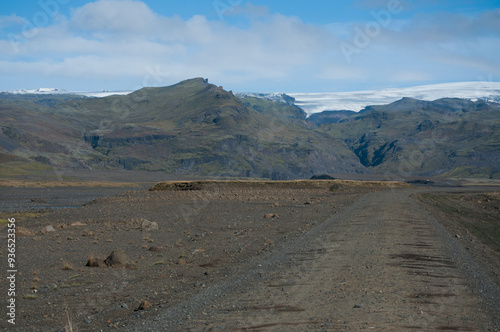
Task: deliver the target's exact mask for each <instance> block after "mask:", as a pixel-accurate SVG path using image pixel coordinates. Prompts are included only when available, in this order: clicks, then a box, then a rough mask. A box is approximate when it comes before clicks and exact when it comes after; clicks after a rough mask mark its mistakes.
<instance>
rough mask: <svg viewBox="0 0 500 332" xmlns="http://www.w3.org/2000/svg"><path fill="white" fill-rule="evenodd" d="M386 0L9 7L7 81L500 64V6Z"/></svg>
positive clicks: (162, 80) (410, 80) (111, 80)
mask: <svg viewBox="0 0 500 332" xmlns="http://www.w3.org/2000/svg"><path fill="white" fill-rule="evenodd" d="M375 2H376V3H377V4H379V3H380V4H386V6H385V7H382V6H378V7H376V9H366V10H367V13H370V19H369V20H366V21H360V22H348V23H336V22H332V24H329V25H316V24H310V23H306V22H303V21H302V20H301V19H300V18H299V17H298V16H284V15H281V14H279V13H271V12H270V11H269V10H268V9H267V8H266V7H257V6H253V5H251V4H248V3H242V4H241V5H240V6H237V7H234V8H231V10H228V11H225V12H224V15H225V17H224V18H225V19H223V20H215V19H214V20H208V19H207V16H202V15H196V16H193V17H191V18H189V19H182V18H181V17H179V16H171V17H167V16H162V15H159V14H157V13H155V12H154V11H153V10H151V8H150V7H148V6H147V5H146V4H145V3H143V2H141V1H133V0H100V1H96V2H91V3H88V4H86V5H84V6H83V7H80V8H76V9H74V10H72V12H71V14H70V15H69V16H63V15H61V14H59V13H58V12H56V11H55V10H53V11H52V12H47V11H46V14H47V15H46V16H47V17H49V19H50V20H46V21H42V17H41V16H40V18H39V21H38V22H27V21H26V19H23V18H20V17H17V16H15V15H11V16H0V31H2V35H1V36H2V37H0V77H3V79H2V81H3V83H2V85H1V86H0V89H15V88H30V87H31V86H29V85H30V82H33V84H41V82H47V83H46V84H45V85H47V84H50V85H54V84H57V82H61V84H63V83H64V84H66V85H68V84H70V85H73V86H57V87H61V88H66V89H73V90H78V89H80V90H89V89H92V87H94V88H95V87H99V88H101V87H103V88H111V89H131V88H138V87H141V86H144V85H148V86H160V85H168V84H172V83H175V82H178V81H180V80H183V79H186V78H190V77H198V76H203V77H208V78H210V81H212V82H215V83H220V84H224V85H225V86H227V87H229V88H231V89H235V90H239V91H242V90H246V91H290V92H299V91H300V92H311V91H335V90H337V91H339V90H349V89H361V88H377V87H386V86H399V85H411V84H419V83H432V82H446V81H471V80H477V79H479V77H480V76H481V75H482V76H484V77H487V76H490V75H492V76H493V77H496V76H498V75H500V60H499V58H498V56H497V55H498V54H499V51H500V10H498V9H496V10H490V11H484V12H482V13H480V14H478V15H475V16H465V15H462V14H451V13H437V14H433V15H428V14H427V15H423V14H418V15H413V16H411V17H410V18H403V17H407V16H408V15H405V16H403V15H400V14H399V13H400V12H404V10H405V8H404V4H403V3H399V6H400V7H401V8H400V9H401V11H400V12H397V11H394V12H392V11H390V7H388V6H389V3H390V2H391V1H389V2H387V1H383V2H381V1H375ZM396 4H397V3H396ZM61 6H63V5H62V4H61ZM374 8H375V7H374ZM53 9H55V7H54V8H53ZM41 10H43V9H41ZM387 13H389V15H387ZM49 14H50V15H49ZM400 16H401V17H400ZM42 23H44V24H42ZM342 45H344V47H345V46H346V45H349V46H351V47H353V49H351V51H352V52H350V53H349V52H348V53H347V54H348V55H349V56H346V52H345V48H344V49H343V48H342ZM10 78H15V79H11V80H10V81H11V83H12V82H13V83H16V82H17V84H21V82H25V83H26V84H25V86H8V84H9V79H10ZM16 80H17V81H16ZM104 85H107V86H104ZM35 87H38V86H33V87H32V88H35Z"/></svg>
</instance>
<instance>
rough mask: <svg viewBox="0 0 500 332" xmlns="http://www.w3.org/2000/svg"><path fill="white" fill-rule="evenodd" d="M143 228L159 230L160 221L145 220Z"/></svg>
mask: <svg viewBox="0 0 500 332" xmlns="http://www.w3.org/2000/svg"><path fill="white" fill-rule="evenodd" d="M141 228H142V229H145V230H157V229H159V227H158V223H157V222H156V221H149V220H144V221H143V222H142V224H141Z"/></svg>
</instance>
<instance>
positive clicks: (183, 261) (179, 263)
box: [177, 258, 187, 265]
mask: <svg viewBox="0 0 500 332" xmlns="http://www.w3.org/2000/svg"><path fill="white" fill-rule="evenodd" d="M186 264H187V262H186V260H185V259H184V258H181V259H179V260H178V261H177V265H186Z"/></svg>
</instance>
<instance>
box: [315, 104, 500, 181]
mask: <svg viewBox="0 0 500 332" xmlns="http://www.w3.org/2000/svg"><path fill="white" fill-rule="evenodd" d="M319 129H320V130H321V131H323V132H325V133H327V134H328V135H330V136H331V137H335V138H338V139H342V140H344V142H345V143H346V144H347V145H348V146H349V148H350V149H351V150H352V151H353V152H354V153H355V154H356V156H357V157H358V158H359V161H360V163H361V164H362V165H363V166H365V167H367V168H369V169H370V170H372V171H373V172H377V173H397V174H406V175H426V176H434V175H447V176H452V177H485V178H497V179H498V178H500V104H497V103H490V102H483V101H478V102H473V101H469V100H465V99H450V98H448V99H446V98H445V99H439V100H436V101H421V100H416V99H412V98H403V99H401V100H399V101H396V102H394V103H392V104H389V105H385V106H369V107H367V108H365V109H364V110H362V111H361V112H359V113H358V114H356V115H354V116H351V117H350V118H349V119H347V120H344V121H342V122H341V123H325V124H322V125H321V126H320V127H319Z"/></svg>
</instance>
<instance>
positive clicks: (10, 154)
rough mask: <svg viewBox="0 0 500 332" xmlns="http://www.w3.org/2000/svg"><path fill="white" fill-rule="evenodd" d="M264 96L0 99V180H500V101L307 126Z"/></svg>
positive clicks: (401, 107)
mask: <svg viewBox="0 0 500 332" xmlns="http://www.w3.org/2000/svg"><path fill="white" fill-rule="evenodd" d="M257 97H259V96H254V95H249V94H247V95H240V96H239V97H237V96H235V95H234V94H233V93H232V92H231V91H226V90H224V89H223V88H222V87H219V86H216V85H214V84H210V83H209V82H208V81H207V80H206V79H203V78H195V79H190V80H186V81H183V82H180V83H178V84H175V85H172V86H168V87H161V88H144V89H141V90H138V91H135V92H133V93H130V94H127V95H113V96H108V97H104V98H86V97H85V98H84V97H82V96H74V95H66V94H55V95H50V94H44V95H42V96H33V95H32V94H18V95H16V96H15V97H13V96H12V95H9V94H3V93H1V94H0V176H13V175H16V174H25V172H29V170H31V171H33V172H37V171H39V170H46V169H50V168H52V167H54V168H75V169H126V170H145V171H164V172H166V173H169V174H175V175H180V176H186V177H188V176H204V177H253V178H269V179H292V178H310V177H311V176H313V175H317V174H333V173H373V172H376V173H397V174H402V175H448V176H459V177H462V176H476V177H487V178H500V169H499V165H500V159H499V158H500V136H499V135H500V134H499V133H500V131H499V130H498V129H500V106H499V104H496V103H490V102H484V101H482V102H481V101H478V102H473V101H469V100H464V99H440V100H436V101H421V100H416V99H411V98H404V99H401V100H399V101H396V102H394V103H391V104H389V105H385V106H370V107H366V108H365V109H364V110H362V111H361V112H359V113H355V112H350V111H343V112H323V113H318V114H314V115H313V116H310V117H309V118H307V114H306V113H305V112H304V110H302V109H301V108H299V107H297V106H295V105H293V103H292V102H293V100H291V99H288V97H287V96H286V95H277V98H278V99H277V100H278V102H277V101H273V100H267V99H263V98H257ZM283 98H285V99H283ZM284 101H285V102H284ZM23 172H24V173H23Z"/></svg>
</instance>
